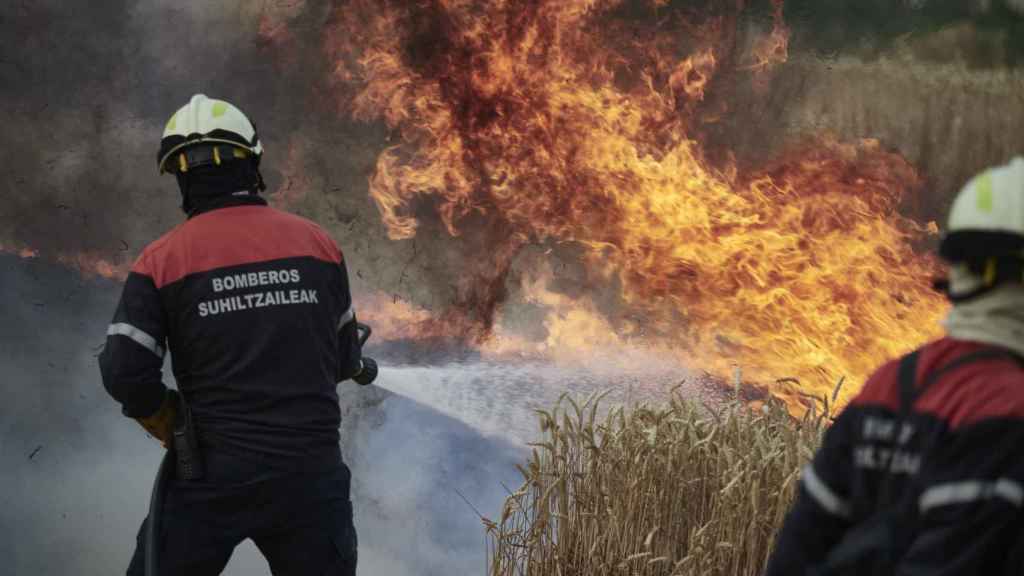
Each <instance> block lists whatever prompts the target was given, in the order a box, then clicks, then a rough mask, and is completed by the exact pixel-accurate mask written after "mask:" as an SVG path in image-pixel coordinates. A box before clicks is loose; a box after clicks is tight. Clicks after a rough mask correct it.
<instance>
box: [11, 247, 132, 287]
mask: <svg viewBox="0 0 1024 576" xmlns="http://www.w3.org/2000/svg"><path fill="white" fill-rule="evenodd" d="M0 253H7V254H14V255H16V256H18V257H19V258H23V259H26V260H36V259H39V258H42V257H43V256H42V255H41V254H40V252H39V250H36V249H34V248H29V247H25V246H23V247H12V246H9V245H5V244H2V243H0ZM46 257H47V259H51V260H54V261H56V262H58V263H60V264H63V265H64V266H68V267H70V268H74V269H75V270H78V272H79V273H80V274H82V275H83V276H85V277H86V278H94V277H97V276H98V277H101V278H107V279H112V280H124V279H125V278H127V277H128V272H129V270H131V265H132V263H131V262H129V261H125V260H121V261H115V260H110V259H107V258H105V257H103V256H101V255H99V254H97V253H91V252H80V253H64V252H62V253H58V254H56V255H46Z"/></svg>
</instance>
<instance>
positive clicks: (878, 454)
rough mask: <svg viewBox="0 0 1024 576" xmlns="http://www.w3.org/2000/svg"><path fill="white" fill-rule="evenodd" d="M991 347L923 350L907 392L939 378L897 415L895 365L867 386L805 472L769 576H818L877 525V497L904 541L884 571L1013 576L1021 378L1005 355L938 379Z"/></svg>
mask: <svg viewBox="0 0 1024 576" xmlns="http://www.w3.org/2000/svg"><path fill="white" fill-rule="evenodd" d="M988 348H990V347H989V346H988V345H983V344H978V343H973V342H965V341H958V340H953V339H950V338H945V339H942V340H939V341H936V342H933V343H931V344H928V345H926V346H924V347H923V348H921V349H920V350H919V352H918V354H917V369H916V374H914V378H913V381H914V382H916V383H917V384H915V385H916V386H921V384H920V383H922V382H928V379H929V376H930V375H933V374H935V373H937V372H938V371H943V372H942V373H941V374H937V375H936V377H935V378H933V379H932V382H931V383H930V384H929V385H928V386H927V387H922V388H918V389H915V392H916V393H917V394H918V395H917V396H916V398H914V399H913V400H912V401H911V402H907V403H906V405H907V406H908V407H909V410H905V411H901V410H900V406H901V397H900V391H899V385H898V381H899V378H898V372H899V365H900V364H899V361H893V362H889V363H888V364H886V365H884V366H883V367H882V368H881V369H879V370H878V372H876V373H875V374H874V376H872V377H871V379H870V380H868V382H867V383H866V384H865V386H864V388H863V390H862V391H861V392H860V394H859V395H858V396H857V397H856V398H855V399H854V400H853V401H852V402H851V403H850V405H849V406H848V407H847V408H846V409H845V410H843V412H842V413H841V414H840V415H839V417H838V418H837V419H836V422H835V423H834V424H833V425H832V426H831V427H830V428H829V430H828V431H827V432H826V434H825V438H824V441H823V444H822V446H821V448H820V449H819V451H818V453H817V454H816V455H815V458H814V460H813V462H812V463H811V464H810V465H808V466H807V468H806V469H805V470H804V473H803V476H802V477H801V483H800V489H799V492H798V495H797V501H796V503H795V505H794V507H793V509H792V510H791V511H790V514H789V516H788V517H787V518H786V521H785V524H784V526H783V529H782V531H781V533H780V535H779V538H778V541H777V543H776V549H775V551H774V553H773V556H772V558H771V560H770V562H769V565H768V570H767V572H766V574H767V575H768V576H782V575H787V576H788V575H797V574H800V575H802V574H810V573H815V572H811V571H809V569H810V568H812V567H815V566H819V565H820V564H821V563H822V562H823V561H824V560H825V559H826V557H828V556H829V553H830V551H832V550H833V548H834V547H836V546H837V545H839V543H840V542H841V541H844V537H846V536H847V534H848V532H851V531H852V530H853V529H854V528H855V527H857V526H864V525H869V524H865V523H868V522H870V520H871V519H872V518H877V517H878V513H879V511H880V507H881V505H880V504H879V502H880V500H883V499H885V500H888V502H889V503H888V504H886V505H885V506H887V507H891V510H892V511H894V512H893V514H894V515H895V516H896V517H897V518H899V519H900V520H901V526H900V530H899V533H898V534H896V536H897V537H898V538H899V539H902V540H905V541H904V542H902V543H901V545H900V546H899V547H898V550H899V552H898V554H896V556H895V559H894V561H893V562H891V563H890V565H892V566H894V571H892V572H890V573H895V574H901V575H902V574H905V575H910V574H915V575H943V576H954V575H956V576H967V575H974V574H1016V573H1018V570H1019V568H1018V567H1019V566H1020V564H1019V562H1020V559H1021V556H1020V555H1021V552H1022V551H1021V550H1018V548H1019V547H1020V546H1019V543H1024V534H1022V529H1024V515H1022V514H1021V512H1022V510H1021V506H1022V504H1024V369H1022V367H1021V365H1020V362H1019V359H1018V358H1015V357H1014V356H1013V355H1012V354H1011V353H1010V352H1009V351H1004V353H999V354H1000V355H994V356H991V357H987V358H981V359H978V360H976V361H971V362H967V363H960V362H958V363H957V364H956V365H955V367H951V368H949V369H945V370H944V367H949V366H952V365H951V363H952V362H954V361H957V359H963V358H965V357H967V355H971V356H976V355H978V354H979V351H980V350H983V349H988ZM909 372H910V371H909V370H908V373H909ZM884 484H888V487H887V488H885V489H884V490H885V492H884V493H883V492H882V488H881V487H882V486H883V485H884ZM883 495H884V496H885V498H882V496H883ZM849 541H850V539H846V540H845V541H844V542H846V543H849Z"/></svg>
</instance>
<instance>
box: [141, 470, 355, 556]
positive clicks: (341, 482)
mask: <svg viewBox="0 0 1024 576" xmlns="http://www.w3.org/2000/svg"><path fill="white" fill-rule="evenodd" d="M206 464H207V474H206V478H205V479H204V480H202V481H192V482H184V481H177V480H173V479H172V480H171V481H170V482H169V483H168V487H167V492H166V495H165V497H164V506H163V509H162V512H161V515H162V516H161V521H160V524H161V526H160V536H161V537H160V542H161V550H160V567H159V569H160V576H186V575H187V576H215V575H217V574H220V573H221V572H222V571H223V570H224V566H226V565H227V563H228V560H229V559H230V558H231V553H232V552H233V551H234V549H235V546H237V545H238V544H240V543H242V542H243V541H245V540H246V539H248V538H251V539H252V541H253V543H255V544H256V547H257V548H259V550H260V552H261V553H262V554H263V555H264V557H265V558H266V559H267V562H268V563H269V564H270V570H271V572H272V573H273V574H274V575H275V576H321V575H323V576H354V575H355V573H356V556H357V541H356V531H355V526H354V525H353V522H352V502H351V501H350V499H349V490H350V484H351V473H350V472H349V469H348V467H347V466H346V465H345V464H344V463H343V462H341V460H340V458H339V460H338V461H337V463H336V464H335V465H332V466H328V467H326V468H324V467H318V468H317V469H315V470H310V471H305V472H291V473H286V474H267V473H266V472H264V471H262V470H257V469H256V468H255V467H254V466H253V465H252V464H249V463H246V462H242V461H239V460H236V459H230V458H225V457H217V458H213V459H210V458H208V459H207V463H206ZM148 522H149V519H148V518H147V519H146V520H145V521H143V523H142V527H140V528H139V535H138V543H137V545H136V548H135V554H134V555H133V556H132V560H131V564H130V565H129V567H128V576H144V574H145V552H146V551H145V534H146V528H147V523H148Z"/></svg>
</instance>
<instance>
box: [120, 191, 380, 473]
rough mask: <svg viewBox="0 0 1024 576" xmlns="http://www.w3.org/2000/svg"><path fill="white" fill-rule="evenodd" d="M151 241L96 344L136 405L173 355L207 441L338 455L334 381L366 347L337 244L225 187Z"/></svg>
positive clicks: (149, 406)
mask: <svg viewBox="0 0 1024 576" xmlns="http://www.w3.org/2000/svg"><path fill="white" fill-rule="evenodd" d="M223 204H227V205H226V206H222V207H218V208H215V209H212V210H209V211H206V212H203V213H200V214H197V215H195V216H193V217H191V218H190V219H188V220H187V221H186V222H184V223H183V224H181V225H180V226H178V227H177V228H175V229H174V230H172V231H171V232H169V233H168V234H166V235H165V236H164V237H162V238H160V239H159V240H157V241H155V242H153V243H152V244H150V245H149V246H148V247H146V249H145V250H144V251H143V252H142V255H141V256H140V257H139V258H138V260H137V261H136V262H135V264H134V266H133V267H132V270H131V273H130V274H129V275H128V278H127V280H126V281H125V285H124V292H123V294H122V296H121V301H120V304H119V305H118V308H117V312H116V314H115V316H114V320H113V323H112V324H111V325H110V327H109V329H108V331H107V342H106V347H105V349H104V351H103V353H102V354H101V356H100V368H101V372H102V375H103V384H104V386H105V387H106V389H107V391H108V392H109V393H110V395H111V396H113V397H114V399H116V400H117V401H118V402H120V403H121V404H122V406H123V412H124V414H125V415H127V416H131V417H146V416H149V415H151V414H153V413H154V412H155V411H156V410H157V409H158V408H159V406H160V404H161V402H162V401H163V398H164V393H165V390H166V388H165V386H164V384H163V382H162V380H161V366H162V364H163V360H164V354H165V352H166V351H169V352H170V353H171V361H172V367H173V372H174V377H175V379H176V380H177V385H178V389H179V390H180V391H181V393H182V395H183V396H184V398H185V400H186V402H187V403H188V404H189V406H190V407H191V409H192V412H193V416H194V419H195V422H196V424H197V427H198V430H199V434H200V437H201V439H202V442H203V444H204V448H206V449H208V450H224V451H227V452H230V453H233V454H238V455H243V456H244V455H248V456H255V457H258V458H259V457H263V458H261V459H266V460H268V461H270V462H279V463H286V462H294V461H299V460H303V459H308V458H314V459H315V458H318V457H330V456H331V455H332V454H337V451H338V440H339V432H338V427H339V424H340V421H341V415H340V408H339V406H338V394H337V390H336V385H337V383H338V382H340V381H342V380H344V379H347V378H350V377H351V376H352V375H353V374H354V373H355V372H357V371H358V369H359V367H360V362H361V354H360V349H359V343H358V336H357V333H356V327H355V313H354V312H353V307H352V297H351V294H350V292H349V285H348V275H347V272H346V269H345V263H344V261H343V259H342V254H341V251H340V250H339V249H338V247H337V245H336V244H335V243H334V241H333V240H332V239H331V238H330V236H328V234H327V233H326V232H324V231H323V230H322V229H321V228H320V227H319V226H317V225H316V224H314V223H312V222H310V221H308V220H305V219H303V218H300V217H298V216H294V215H292V214H288V213H285V212H281V211H279V210H276V209H274V208H271V207H268V206H267V205H266V203H265V202H264V201H263V200H262V199H260V198H259V197H256V196H246V197H239V198H232V199H230V200H229V201H228V202H226V203H223Z"/></svg>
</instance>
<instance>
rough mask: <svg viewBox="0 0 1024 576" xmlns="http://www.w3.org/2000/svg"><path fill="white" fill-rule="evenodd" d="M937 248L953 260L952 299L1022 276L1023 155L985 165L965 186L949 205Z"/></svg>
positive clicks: (1023, 226) (951, 262)
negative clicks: (998, 164) (945, 224)
mask: <svg viewBox="0 0 1024 576" xmlns="http://www.w3.org/2000/svg"><path fill="white" fill-rule="evenodd" d="M939 254H940V255H941V256H942V257H943V258H944V259H945V260H947V261H948V262H950V264H952V266H953V270H952V271H951V274H950V279H951V281H952V283H951V285H950V287H949V288H950V296H952V297H953V298H954V300H955V299H958V298H960V299H962V298H969V297H971V296H974V295H977V294H980V293H982V292H985V291H987V290H989V289H991V288H993V287H994V286H995V285H997V284H1001V283H1004V282H1018V283H1020V282H1024V158H1020V157H1018V158H1014V159H1013V160H1011V161H1010V163H1009V164H1005V165H1003V166H997V167H994V168H990V169H988V170H986V171H984V172H982V173H981V174H979V175H977V176H975V177H974V178H972V179H971V180H970V181H969V182H968V183H967V185H966V186H964V188H963V189H962V190H961V191H960V193H959V194H958V195H957V197H956V199H955V200H954V201H953V206H952V208H951V209H950V213H949V223H948V226H947V230H946V234H945V236H943V238H942V244H941V245H940V247H939ZM958 279H959V282H958ZM957 284H959V286H958V285H957Z"/></svg>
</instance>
